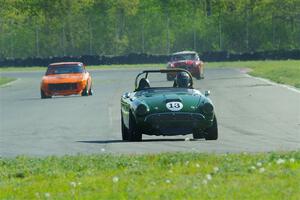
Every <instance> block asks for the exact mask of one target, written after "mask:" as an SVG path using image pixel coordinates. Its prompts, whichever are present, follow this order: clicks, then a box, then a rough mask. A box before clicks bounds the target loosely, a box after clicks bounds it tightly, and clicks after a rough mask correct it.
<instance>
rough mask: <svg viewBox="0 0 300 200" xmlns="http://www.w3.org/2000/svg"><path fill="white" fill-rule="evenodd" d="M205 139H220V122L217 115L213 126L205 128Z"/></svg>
mask: <svg viewBox="0 0 300 200" xmlns="http://www.w3.org/2000/svg"><path fill="white" fill-rule="evenodd" d="M205 139H206V140H217V139H218V123H217V118H216V116H214V120H213V124H212V126H211V127H209V128H207V129H206V130H205Z"/></svg>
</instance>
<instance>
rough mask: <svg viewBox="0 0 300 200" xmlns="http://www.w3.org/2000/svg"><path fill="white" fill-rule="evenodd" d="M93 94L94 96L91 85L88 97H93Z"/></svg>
mask: <svg viewBox="0 0 300 200" xmlns="http://www.w3.org/2000/svg"><path fill="white" fill-rule="evenodd" d="M93 94H94V91H93V89H92V85H91V87H90V89H89V95H91V96H93Z"/></svg>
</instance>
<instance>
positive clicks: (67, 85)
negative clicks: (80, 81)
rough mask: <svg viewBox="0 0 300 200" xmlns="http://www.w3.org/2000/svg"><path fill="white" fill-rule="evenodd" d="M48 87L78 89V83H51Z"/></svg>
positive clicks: (50, 88) (57, 89) (51, 88)
mask: <svg viewBox="0 0 300 200" xmlns="http://www.w3.org/2000/svg"><path fill="white" fill-rule="evenodd" d="M48 89H49V90H50V91H63V90H76V89H77V83H59V84H49V85H48Z"/></svg>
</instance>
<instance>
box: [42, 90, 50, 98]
mask: <svg viewBox="0 0 300 200" xmlns="http://www.w3.org/2000/svg"><path fill="white" fill-rule="evenodd" d="M48 98H51V96H47V95H46V94H45V92H44V91H43V90H41V99H48Z"/></svg>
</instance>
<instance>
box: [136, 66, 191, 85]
mask: <svg viewBox="0 0 300 200" xmlns="http://www.w3.org/2000/svg"><path fill="white" fill-rule="evenodd" d="M179 72H185V73H187V74H188V75H189V77H190V80H191V87H193V77H192V75H191V73H190V72H189V71H187V70H185V69H178V68H176V69H158V70H144V71H142V72H141V73H139V74H138V75H137V76H136V78H135V84H134V86H135V90H136V89H137V88H138V79H139V77H140V76H141V75H143V74H145V78H148V74H149V73H179Z"/></svg>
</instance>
